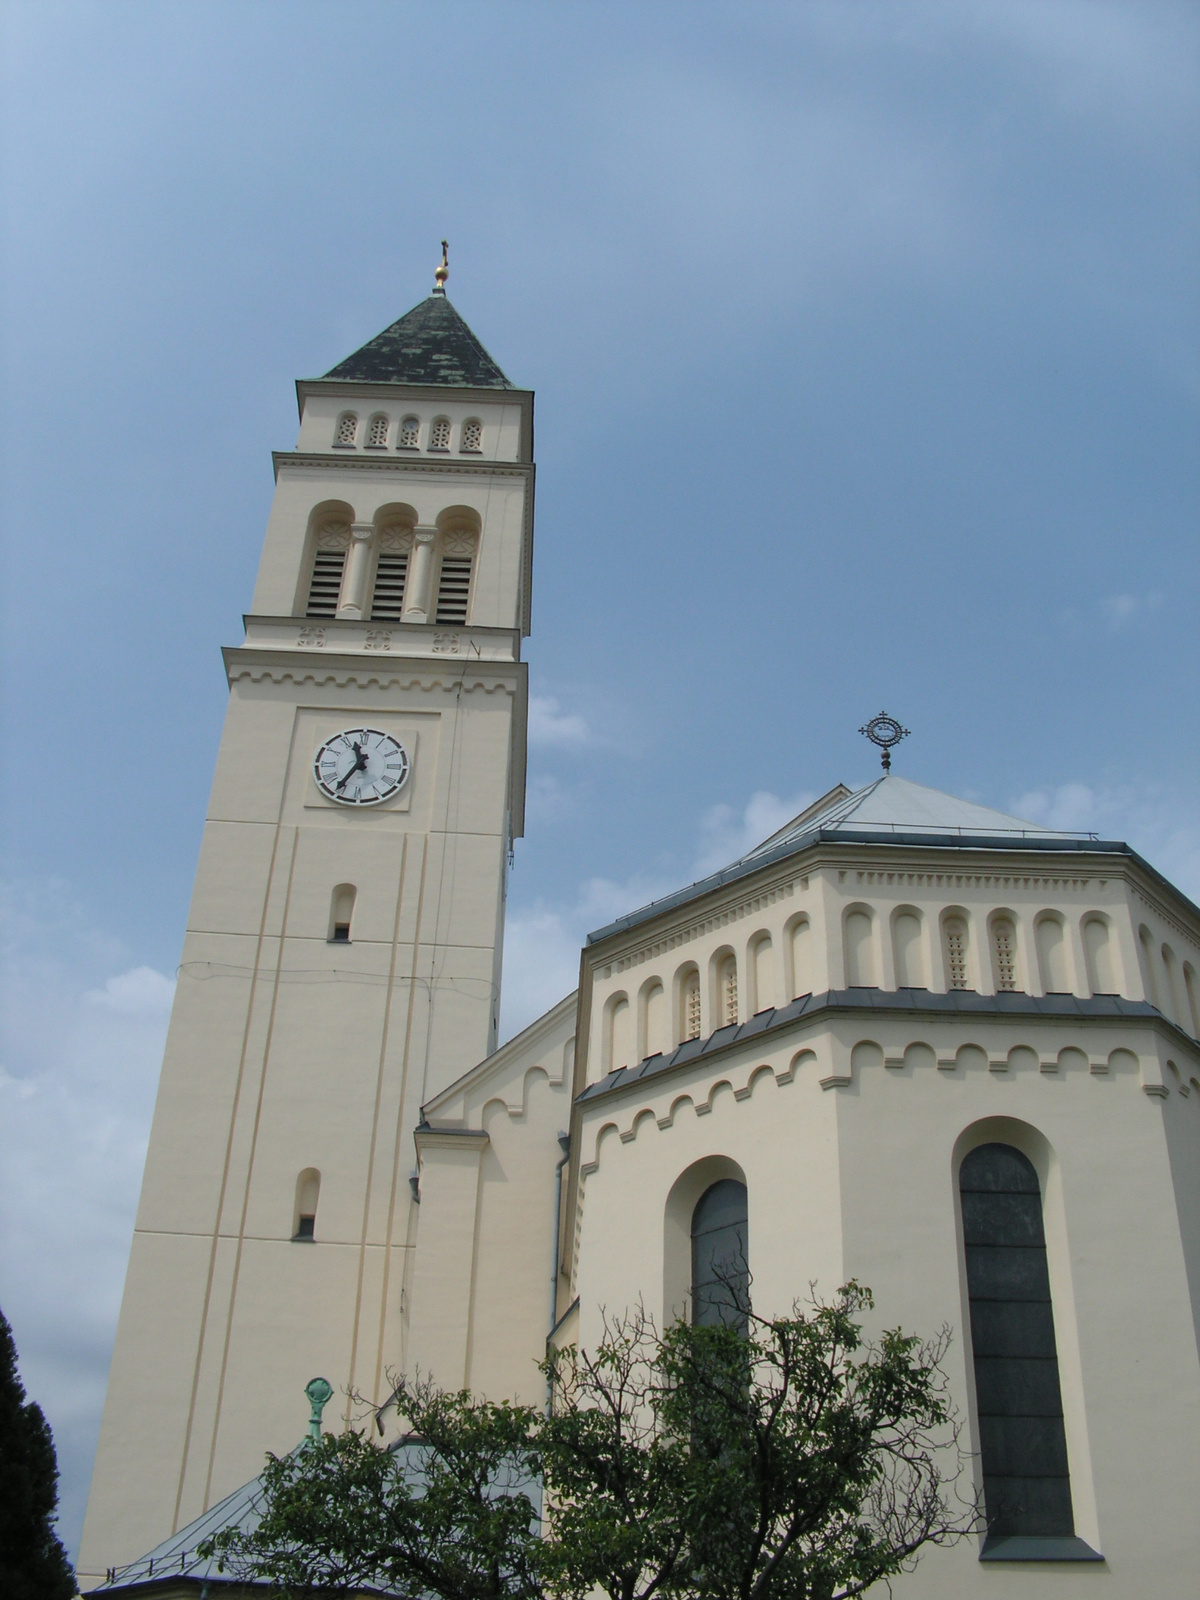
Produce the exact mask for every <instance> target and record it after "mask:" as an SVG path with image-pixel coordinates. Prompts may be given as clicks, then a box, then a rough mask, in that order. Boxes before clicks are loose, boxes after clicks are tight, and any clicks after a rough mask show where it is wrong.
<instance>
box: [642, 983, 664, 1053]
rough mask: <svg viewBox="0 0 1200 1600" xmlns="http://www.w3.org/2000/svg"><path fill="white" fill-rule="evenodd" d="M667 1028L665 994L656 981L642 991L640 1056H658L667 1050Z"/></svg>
mask: <svg viewBox="0 0 1200 1600" xmlns="http://www.w3.org/2000/svg"><path fill="white" fill-rule="evenodd" d="M668 1026H669V1023H668V1018H667V997H666V993H665V991H664V989H663V986H662V984H661V983H659V982H658V981H657V980H656V981H655V982H653V983H649V984H647V985H646V987H645V988H644V989H643V990H642V1028H641V1033H642V1042H641V1047H640V1054H641V1055H643V1056H653V1055H658V1054H659V1053H660V1052H662V1051H664V1050H666V1049H667V1048H668V1041H667V1030H668Z"/></svg>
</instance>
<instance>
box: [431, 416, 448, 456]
mask: <svg viewBox="0 0 1200 1600" xmlns="http://www.w3.org/2000/svg"><path fill="white" fill-rule="evenodd" d="M429 448H430V449H431V450H449V448H450V418H449V417H434V419H433V426H432V427H431V428H430V430H429Z"/></svg>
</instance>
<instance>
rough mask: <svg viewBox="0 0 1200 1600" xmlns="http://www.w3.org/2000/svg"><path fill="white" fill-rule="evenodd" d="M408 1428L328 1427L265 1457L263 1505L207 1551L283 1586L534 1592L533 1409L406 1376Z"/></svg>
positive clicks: (299, 1589) (482, 1595)
mask: <svg viewBox="0 0 1200 1600" xmlns="http://www.w3.org/2000/svg"><path fill="white" fill-rule="evenodd" d="M393 1399H394V1400H395V1402H396V1404H397V1405H398V1407H399V1409H400V1413H401V1415H402V1416H403V1417H404V1418H405V1419H406V1420H407V1422H408V1424H409V1427H410V1428H411V1429H412V1433H411V1434H410V1435H409V1436H407V1437H406V1438H404V1439H401V1440H400V1441H399V1442H398V1443H397V1444H396V1445H393V1447H392V1448H391V1449H390V1450H389V1449H383V1448H382V1447H381V1446H379V1445H377V1444H375V1443H374V1442H373V1441H372V1439H371V1437H370V1434H369V1433H367V1432H364V1433H357V1432H354V1431H351V1432H348V1433H344V1434H341V1435H334V1434H331V1433H326V1434H324V1435H323V1436H322V1437H321V1439H320V1440H319V1441H313V1442H307V1441H306V1442H305V1443H304V1444H302V1445H301V1446H300V1447H299V1449H297V1450H293V1451H292V1452H291V1454H289V1455H286V1456H269V1457H268V1458H267V1465H266V1470H265V1471H264V1473H263V1487H264V1505H265V1511H264V1515H263V1517H262V1520H261V1522H260V1523H259V1525H258V1527H257V1528H255V1529H254V1530H253V1531H251V1532H250V1533H248V1534H245V1533H241V1532H239V1531H237V1530H226V1531H225V1532H223V1533H221V1534H218V1535H217V1536H216V1538H215V1539H213V1540H212V1541H210V1543H209V1544H208V1545H202V1546H201V1553H202V1554H208V1555H213V1554H215V1555H217V1556H218V1557H220V1558H221V1559H222V1561H224V1562H226V1563H228V1565H229V1566H230V1568H231V1569H232V1570H233V1571H235V1572H236V1573H238V1574H239V1575H240V1576H243V1577H247V1578H258V1579H264V1578H265V1579H269V1580H270V1581H271V1582H272V1583H273V1584H274V1585H275V1586H276V1587H277V1588H278V1589H279V1590H281V1591H282V1592H283V1593H285V1594H289V1595H291V1594H308V1593H310V1592H312V1591H313V1590H320V1591H322V1592H323V1593H333V1594H349V1593H353V1592H355V1591H358V1590H362V1589H368V1590H383V1591H384V1592H385V1593H395V1594H399V1595H411V1596H414V1597H415V1596H418V1595H425V1596H428V1595H437V1596H442V1597H445V1600H541V1596H542V1594H543V1590H542V1587H541V1584H540V1581H539V1579H538V1576H537V1560H538V1556H539V1553H540V1544H541V1541H540V1539H539V1538H538V1531H537V1530H538V1521H539V1510H540V1499H541V1495H540V1486H539V1483H538V1463H537V1454H536V1449H535V1447H534V1439H535V1437H536V1431H537V1422H538V1413H537V1412H536V1411H535V1410H533V1409H532V1408H530V1407H528V1406H513V1405H492V1404H490V1403H489V1402H487V1401H484V1400H476V1399H474V1398H473V1397H472V1395H471V1394H470V1392H469V1391H468V1390H463V1391H462V1392H461V1393H457V1394H455V1393H444V1392H442V1391H441V1390H438V1389H436V1388H435V1387H434V1386H433V1385H432V1384H431V1383H429V1382H427V1381H425V1382H421V1381H418V1382H413V1383H410V1382H407V1381H405V1380H401V1382H400V1383H399V1384H398V1385H397V1388H396V1391H395V1394H394V1395H393Z"/></svg>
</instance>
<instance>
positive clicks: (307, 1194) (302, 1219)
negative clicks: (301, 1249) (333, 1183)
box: [292, 1167, 321, 1244]
mask: <svg viewBox="0 0 1200 1600" xmlns="http://www.w3.org/2000/svg"><path fill="white" fill-rule="evenodd" d="M320 1198H321V1174H320V1173H319V1172H318V1171H317V1169H316V1167H305V1169H304V1171H303V1172H302V1173H301V1174H300V1176H299V1177H298V1178H297V1179H296V1206H295V1211H294V1213H293V1219H292V1238H293V1239H294V1240H296V1241H297V1242H299V1243H301V1244H312V1243H313V1241H314V1240H315V1239H316V1237H317V1201H318V1200H319V1199H320Z"/></svg>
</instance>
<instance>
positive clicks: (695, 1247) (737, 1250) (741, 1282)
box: [692, 1178, 750, 1331]
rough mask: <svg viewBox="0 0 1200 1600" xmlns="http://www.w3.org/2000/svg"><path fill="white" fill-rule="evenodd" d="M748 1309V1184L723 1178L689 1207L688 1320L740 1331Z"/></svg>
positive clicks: (701, 1326) (710, 1326) (701, 1325)
mask: <svg viewBox="0 0 1200 1600" xmlns="http://www.w3.org/2000/svg"><path fill="white" fill-rule="evenodd" d="M749 1308H750V1258H749V1254H748V1247H747V1235H746V1185H745V1184H744V1183H739V1182H738V1181H737V1179H736V1178H722V1179H721V1180H720V1182H719V1183H714V1184H713V1185H712V1186H711V1187H710V1188H708V1189H706V1190H705V1191H704V1193H703V1194H702V1195H701V1196H700V1198H699V1200H698V1201H697V1202H696V1209H695V1210H694V1211H693V1212H692V1321H693V1323H695V1325H696V1326H697V1327H699V1328H714V1327H726V1328H739V1329H741V1330H743V1331H744V1330H745V1327H746V1313H747V1311H748V1310H749Z"/></svg>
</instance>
